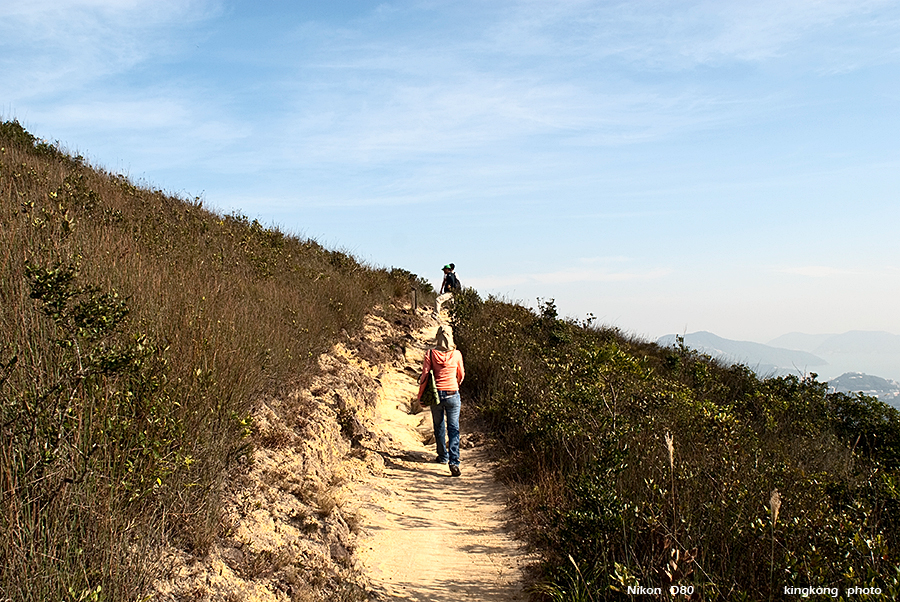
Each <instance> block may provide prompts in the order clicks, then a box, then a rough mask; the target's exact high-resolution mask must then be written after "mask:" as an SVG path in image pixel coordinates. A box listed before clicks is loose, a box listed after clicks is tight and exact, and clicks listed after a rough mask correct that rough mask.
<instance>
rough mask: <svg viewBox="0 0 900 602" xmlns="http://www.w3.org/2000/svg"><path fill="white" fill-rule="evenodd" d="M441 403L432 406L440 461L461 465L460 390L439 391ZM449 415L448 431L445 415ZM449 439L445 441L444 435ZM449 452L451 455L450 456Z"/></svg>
mask: <svg viewBox="0 0 900 602" xmlns="http://www.w3.org/2000/svg"><path fill="white" fill-rule="evenodd" d="M438 395H440V397H441V403H440V404H438V405H436V406H431V421H432V422H433V423H434V439H435V441H436V442H437V455H438V461H439V462H447V461H448V460H449V461H450V462H449V463H450V465H451V466H459V409H460V407H461V406H462V400H461V399H460V397H459V391H438ZM445 415H446V417H447V422H446V431H445V426H444V416H445ZM445 435H446V436H447V438H448V439H449V441H448V442H447V443H444V436H445ZM448 452H449V457H448Z"/></svg>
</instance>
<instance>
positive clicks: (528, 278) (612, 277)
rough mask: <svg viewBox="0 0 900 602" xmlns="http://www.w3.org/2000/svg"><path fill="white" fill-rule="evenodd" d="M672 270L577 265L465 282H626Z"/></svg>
mask: <svg viewBox="0 0 900 602" xmlns="http://www.w3.org/2000/svg"><path fill="white" fill-rule="evenodd" d="M671 273H672V271H671V270H669V269H665V268H654V269H650V270H646V271H610V270H604V269H587V268H579V267H570V268H564V269H561V270H557V271H553V272H534V273H519V274H507V275H503V276H481V277H472V278H467V283H471V284H470V286H474V287H476V288H479V289H485V290H497V289H505V288H509V287H513V286H519V285H524V284H550V285H552V284H575V283H589V282H628V281H645V280H656V279H659V278H663V277H665V276H667V275H669V274H671Z"/></svg>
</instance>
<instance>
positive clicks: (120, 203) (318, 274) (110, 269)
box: [0, 122, 415, 601]
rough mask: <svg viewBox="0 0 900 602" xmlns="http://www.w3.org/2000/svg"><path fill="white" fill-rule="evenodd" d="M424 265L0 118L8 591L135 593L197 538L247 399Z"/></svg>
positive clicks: (292, 370)
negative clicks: (221, 210)
mask: <svg viewBox="0 0 900 602" xmlns="http://www.w3.org/2000/svg"><path fill="white" fill-rule="evenodd" d="M412 280H415V277H413V276H412V275H411V274H409V273H408V272H405V271H403V270H394V271H392V272H390V273H389V272H387V271H385V270H381V269H374V268H372V267H369V266H366V265H363V264H361V263H359V262H358V261H357V260H355V259H354V258H353V257H351V256H349V255H347V254H345V253H342V252H339V251H332V250H328V249H325V248H323V247H322V246H320V245H319V244H317V243H316V242H315V241H312V240H302V239H299V238H296V237H292V236H288V235H285V234H284V233H282V232H279V231H278V230H275V229H271V228H265V227H263V226H261V225H260V224H259V223H258V222H257V221H255V220H254V221H250V220H249V219H248V218H246V217H243V216H240V215H227V216H223V215H219V214H217V213H214V212H211V211H208V210H206V209H204V208H203V206H202V203H201V202H200V201H199V200H198V199H194V200H190V199H181V198H177V197H173V196H171V195H167V194H165V193H163V192H161V191H159V190H152V189H147V188H141V187H138V186H135V184H134V183H132V182H131V181H129V180H128V179H127V178H125V177H123V176H120V175H114V174H110V173H106V172H104V171H102V170H97V169H93V168H91V167H90V166H88V165H86V164H85V162H84V161H83V160H82V159H81V157H71V156H69V155H67V154H66V153H64V152H62V151H61V150H60V149H58V148H57V147H55V146H51V145H48V144H46V143H43V142H41V141H38V140H36V139H35V138H34V137H33V136H31V135H30V134H29V133H28V132H26V131H25V130H24V129H22V127H21V126H20V125H19V124H18V123H16V122H6V123H2V124H0V599H11V600H17V601H18V600H36V601H37V600H88V599H89V600H125V599H136V598H138V597H140V595H141V594H142V593H143V592H145V591H146V588H147V586H148V584H149V582H150V580H152V578H153V577H154V575H155V574H156V573H155V572H156V571H157V570H158V568H159V567H158V566H157V565H156V563H155V561H156V551H157V550H158V548H159V546H160V545H161V544H163V543H165V542H169V543H174V544H175V545H178V546H181V547H183V548H186V549H191V550H195V551H198V552H202V551H203V550H204V549H205V548H206V547H207V546H208V545H209V544H210V542H211V541H212V540H213V538H214V537H215V534H216V530H217V528H218V526H219V520H218V519H219V516H218V509H219V506H220V505H219V493H220V491H221V486H222V483H223V481H224V479H226V478H227V476H228V473H229V470H230V468H231V467H232V466H233V465H234V463H235V461H236V460H237V459H238V458H239V457H241V456H242V455H244V454H246V453H247V451H248V449H249V445H250V441H251V439H250V438H249V437H248V435H249V434H250V433H251V431H252V424H251V421H250V418H249V416H250V411H251V407H252V404H253V402H254V400H255V399H257V398H259V396H261V395H279V394H282V393H285V392H286V391H287V390H289V389H290V388H292V387H294V386H296V385H298V384H301V383H302V382H303V380H304V378H305V377H307V376H308V375H309V374H310V373H311V372H312V371H313V370H314V369H315V359H316V357H317V356H318V354H319V353H320V352H322V351H325V350H326V349H328V348H330V346H331V345H332V344H333V342H334V341H335V340H336V339H337V337H338V334H339V333H342V332H345V333H349V334H351V335H352V334H353V333H354V332H356V330H357V329H358V328H359V327H360V326H361V324H362V320H363V317H364V315H365V314H366V313H367V312H369V311H372V310H373V308H374V307H376V306H386V305H387V304H388V303H389V302H390V301H391V300H392V299H394V298H395V297H396V296H398V295H405V294H407V293H408V291H409V286H410V282H411V281H412Z"/></svg>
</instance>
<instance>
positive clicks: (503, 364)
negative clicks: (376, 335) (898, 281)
mask: <svg viewBox="0 0 900 602" xmlns="http://www.w3.org/2000/svg"><path fill="white" fill-rule="evenodd" d="M453 320H454V326H455V332H456V340H457V343H458V345H459V347H460V349H461V350H462V351H463V353H464V355H465V357H466V365H467V379H466V383H465V384H466V386H467V387H468V389H469V393H470V394H471V395H472V396H473V397H474V398H475V400H476V403H477V406H478V408H479V410H480V411H481V413H482V414H483V415H484V416H485V417H486V418H487V419H488V423H489V424H491V425H492V427H493V428H494V430H495V431H496V432H497V433H498V435H499V436H500V437H501V438H502V440H503V441H504V442H505V445H506V446H507V456H508V457H509V458H510V460H509V466H508V467H507V469H506V471H505V474H506V477H507V478H508V479H509V482H510V483H511V484H512V485H513V486H514V490H515V491H516V492H518V494H517V496H516V501H515V502H514V503H515V506H516V508H517V510H519V511H520V516H522V517H523V520H524V521H525V524H526V527H527V532H528V533H529V536H530V537H531V538H532V540H533V542H534V543H535V544H536V545H538V546H539V547H540V548H541V549H542V550H543V552H544V557H545V560H546V563H545V570H546V574H545V579H544V580H543V581H542V582H541V583H539V584H538V586H537V587H536V590H535V591H536V592H538V593H540V594H541V595H543V596H544V597H545V598H546V599H550V600H585V599H596V600H600V599H610V600H612V599H620V598H621V599H628V598H630V597H632V596H630V595H629V594H628V589H627V588H628V586H629V585H630V586H637V585H641V586H645V587H661V588H662V589H663V590H664V591H668V588H669V587H670V586H672V585H676V586H688V585H689V586H693V587H695V590H696V591H698V592H702V596H703V598H704V599H723V600H732V599H736V600H744V599H745V600H760V599H770V598H771V597H774V598H781V597H782V594H781V592H783V591H784V589H783V588H784V586H785V585H789V586H798V587H800V586H803V585H823V584H829V585H839V586H841V587H850V586H860V587H864V586H873V587H879V588H881V590H882V592H884V593H885V594H886V595H890V594H894V595H896V593H897V592H898V591H900V589H898V588H900V580H898V577H900V573H898V571H897V569H896V567H897V562H898V560H900V559H898V555H897V554H898V552H897V550H898V549H900V547H898V544H900V540H898V533H900V531H898V529H897V527H898V522H897V519H898V499H900V498H898V489H897V483H898V482H900V481H898V478H900V473H898V467H897V459H898V456H897V454H898V453H900V436H898V435H900V419H898V414H897V412H896V411H894V410H893V409H891V408H889V407H888V406H885V405H884V404H882V403H880V402H878V401H877V400H875V399H872V398H866V397H857V398H849V397H847V396H844V395H840V394H837V395H835V394H831V395H828V394H826V386H825V385H824V384H823V383H819V382H817V381H816V380H815V377H811V378H797V377H784V378H771V379H764V380H761V379H759V378H757V377H756V376H755V375H754V374H753V373H752V372H751V371H750V370H749V369H748V368H746V367H744V366H734V367H726V366H722V365H720V364H719V363H718V362H716V361H715V360H713V359H712V358H710V357H707V356H704V355H702V354H699V353H697V352H695V351H693V350H690V349H688V348H686V347H685V346H684V345H683V344H681V345H677V346H676V347H673V348H660V347H658V346H656V345H654V344H650V343H646V342H643V341H639V340H635V339H631V338H629V337H626V336H624V335H622V333H620V332H618V331H616V330H614V329H606V328H595V327H593V325H592V324H591V322H590V321H589V322H585V323H581V324H579V323H577V322H575V321H574V320H566V319H560V318H559V316H558V313H557V311H556V307H555V304H554V303H553V301H552V300H551V301H542V302H540V304H539V306H538V310H537V311H536V312H533V311H530V310H528V309H526V308H523V307H521V306H519V305H515V304H510V303H505V302H502V301H500V300H497V299H494V298H488V299H487V300H482V299H480V298H479V297H478V295H477V294H475V293H474V292H473V291H469V292H467V293H465V294H462V295H460V296H459V297H458V298H457V302H456V305H455V307H454V310H453ZM774 500H777V501H778V504H777V505H778V508H777V510H776V509H775V508H774V505H775V502H774Z"/></svg>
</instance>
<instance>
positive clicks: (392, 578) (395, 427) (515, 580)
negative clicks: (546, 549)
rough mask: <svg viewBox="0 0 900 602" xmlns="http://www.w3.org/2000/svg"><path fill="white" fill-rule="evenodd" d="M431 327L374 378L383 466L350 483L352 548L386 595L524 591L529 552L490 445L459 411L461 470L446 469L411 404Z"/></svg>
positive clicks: (439, 597)
mask: <svg viewBox="0 0 900 602" xmlns="http://www.w3.org/2000/svg"><path fill="white" fill-rule="evenodd" d="M436 330H437V325H436V324H433V325H432V326H430V327H428V328H425V329H424V330H422V331H420V332H418V333H415V335H414V341H413V342H411V343H410V344H409V345H408V346H407V350H406V365H404V366H399V367H396V368H393V369H390V370H389V371H387V372H384V373H382V374H381V375H380V377H379V378H378V381H379V383H380V385H381V391H380V395H379V399H378V403H377V405H376V408H375V414H376V415H375V416H374V417H373V418H374V423H375V424H376V425H377V428H380V429H382V432H383V434H384V436H385V439H386V440H388V441H390V447H391V449H390V451H389V452H387V453H386V452H384V451H381V455H382V457H383V458H384V459H385V468H384V471H383V472H382V473H381V474H379V475H377V476H376V475H369V476H368V477H367V478H366V479H365V480H364V481H363V482H360V483H358V487H356V490H355V497H356V502H357V503H358V504H359V516H360V524H361V525H362V531H361V533H360V536H359V540H358V544H357V549H356V554H357V556H358V559H359V560H360V562H361V564H362V565H363V567H364V570H365V571H366V573H367V575H368V577H369V579H370V580H371V585H372V587H373V588H374V589H375V591H376V592H378V593H379V594H381V595H382V596H384V598H385V599H388V600H414V601H421V602H426V601H427V602H442V601H448V602H449V601H451V600H452V601H458V600H479V601H482V602H511V601H524V600H526V599H527V596H526V595H525V594H524V593H523V592H522V569H523V568H524V566H525V564H526V563H527V562H528V558H527V557H526V555H525V553H524V551H523V550H522V547H521V544H520V543H519V542H518V541H516V540H515V539H514V538H513V537H512V535H511V533H510V532H509V530H508V529H507V525H506V521H507V516H506V513H505V506H504V504H505V496H506V491H505V488H504V487H503V485H502V484H501V483H499V482H497V481H496V480H495V479H494V478H493V476H492V470H491V468H492V466H491V462H490V460H489V454H488V450H487V449H486V448H484V447H483V446H481V445H478V438H477V436H476V435H473V434H472V433H467V431H466V424H465V420H463V422H462V424H461V429H460V430H461V431H462V435H463V449H462V450H461V456H462V458H461V460H462V461H461V464H460V467H461V469H462V471H463V473H462V476H461V477H458V478H454V477H451V476H450V474H449V470H448V468H447V465H445V464H444V465H441V464H435V463H432V462H431V460H432V459H433V458H434V457H435V448H434V443H433V435H432V429H431V414H430V412H429V411H428V410H425V411H423V412H420V413H418V414H411V413H410V411H409V410H410V405H411V404H410V402H411V400H412V399H414V398H415V395H416V392H417V389H418V387H417V385H416V376H417V375H418V371H419V370H420V368H421V362H422V358H423V357H424V351H425V349H426V348H427V345H428V344H429V343H430V342H431V341H433V338H434V333H435V331H436ZM463 404H465V399H463ZM425 441H429V443H430V445H426V444H425Z"/></svg>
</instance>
